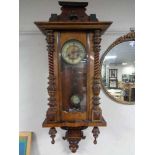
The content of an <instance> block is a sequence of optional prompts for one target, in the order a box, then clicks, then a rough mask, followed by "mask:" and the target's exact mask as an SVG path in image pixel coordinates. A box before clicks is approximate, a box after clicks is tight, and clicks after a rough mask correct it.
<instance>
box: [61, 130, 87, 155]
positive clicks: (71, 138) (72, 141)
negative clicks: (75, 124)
mask: <svg viewBox="0 0 155 155" xmlns="http://www.w3.org/2000/svg"><path fill="white" fill-rule="evenodd" d="M85 138H86V137H85V136H84V135H83V131H81V129H77V128H75V129H68V130H67V131H66V135H65V136H64V137H63V139H64V140H67V141H68V142H69V149H70V150H71V151H72V153H75V152H76V150H77V149H78V148H79V146H78V143H79V142H80V140H81V139H85Z"/></svg>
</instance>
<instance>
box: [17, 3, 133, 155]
mask: <svg viewBox="0 0 155 155" xmlns="http://www.w3.org/2000/svg"><path fill="white" fill-rule="evenodd" d="M20 2H21V3H20V38H19V41H20V43H19V45H20V46H19V51H20V52H19V77H20V79H19V99H20V100H19V130H20V131H32V132H33V133H34V134H33V140H32V149H31V153H32V155H48V154H52V153H54V154H55V155H68V154H72V153H71V152H70V150H69V148H68V142H67V141H63V140H62V136H63V135H64V134H65V131H63V130H61V129H58V133H57V136H56V139H55V140H56V143H55V144H54V145H51V143H50V141H51V138H50V136H49V135H48V131H49V129H45V128H42V127H41V124H42V122H43V120H44V118H45V114H46V110H47V108H48V106H47V98H48V96H47V89H46V88H47V82H48V81H47V77H48V61H47V51H46V42H45V37H44V36H43V35H42V34H41V33H40V32H39V31H38V29H37V28H36V27H35V25H34V24H33V22H34V21H36V20H48V18H49V16H50V14H51V12H55V13H60V7H59V5H58V3H57V1H47V0H45V1H44V2H43V1H41V0H37V3H35V2H36V1H35V0H31V1H25V0H24V1H23V0H21V1H20ZM125 10H126V11H125ZM87 12H88V14H89V13H96V15H97V17H98V18H99V19H100V20H110V21H113V24H112V26H111V27H110V28H109V30H108V31H107V33H106V34H105V35H104V36H103V37H102V43H101V46H102V47H101V54H102V53H103V52H104V51H105V50H106V48H107V47H108V46H109V45H110V44H111V43H112V42H113V41H114V40H115V39H116V38H118V37H120V36H121V35H124V34H126V33H128V32H129V30H130V27H133V26H134V0H130V1H129V0H128V1H127V0H126V1H122V0H119V1H118V2H117V3H116V2H115V1H114V0H110V1H101V0H99V1H91V0H90V1H89V5H88V9H87ZM100 97H101V100H100V102H101V108H102V111H103V116H104V117H105V119H106V121H107V123H108V126H107V127H106V128H100V131H101V134H100V135H99V138H98V144H97V145H94V144H93V136H92V133H91V130H92V128H89V129H86V130H85V131H84V134H85V135H86V137H87V138H86V139H85V140H82V141H80V143H79V149H78V151H77V153H76V154H77V155H78V154H79V155H88V154H89V155H94V154H96V155H99V154H101V152H102V154H105V155H113V154H115V155H134V105H130V106H129V105H122V104H118V103H115V102H113V101H111V100H110V99H109V98H108V97H107V96H105V94H104V93H103V92H102V91H101V93H100Z"/></svg>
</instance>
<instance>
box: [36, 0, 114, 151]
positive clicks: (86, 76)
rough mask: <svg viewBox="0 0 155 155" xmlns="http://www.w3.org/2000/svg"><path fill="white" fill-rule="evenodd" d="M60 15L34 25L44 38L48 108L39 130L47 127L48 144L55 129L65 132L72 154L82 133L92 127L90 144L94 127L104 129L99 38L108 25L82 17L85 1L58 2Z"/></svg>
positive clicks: (53, 135) (97, 130)
mask: <svg viewBox="0 0 155 155" xmlns="http://www.w3.org/2000/svg"><path fill="white" fill-rule="evenodd" d="M59 5H60V6H61V10H62V12H61V14H60V15H57V14H52V15H51V17H50V19H49V21H47V22H35V24H36V25H37V27H38V28H39V29H40V30H41V32H42V33H43V34H44V35H45V36H46V40H47V44H48V45H47V50H48V62H49V77H48V79H49V82H48V84H49V86H48V88H47V89H48V94H49V99H48V101H49V102H48V105H49V108H48V110H47V113H46V118H45V120H44V122H43V127H49V128H50V131H49V134H50V136H51V138H52V144H54V143H55V141H54V138H55V136H56V133H57V131H56V129H55V127H61V128H62V129H65V130H66V135H65V136H64V137H63V139H64V140H67V141H68V142H69V148H70V150H71V151H72V152H76V150H77V149H78V143H79V141H80V140H81V139H84V138H85V136H84V135H83V132H82V130H83V129H86V128H87V127H89V126H93V127H94V128H93V131H92V132H93V136H94V138H95V140H94V144H96V143H97V141H96V138H97V137H98V134H99V129H98V126H106V121H105V120H104V118H103V117H102V110H101V108H100V107H99V104H100V102H99V99H100V98H99V93H100V63H99V52H100V42H101V35H102V34H103V33H104V32H105V31H106V29H107V28H108V27H109V26H110V25H111V23H112V22H99V21H98V19H97V18H96V15H94V14H93V15H90V16H88V15H87V14H86V12H85V11H86V8H85V7H86V6H87V5H88V3H87V2H59Z"/></svg>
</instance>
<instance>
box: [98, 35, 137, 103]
mask: <svg viewBox="0 0 155 155" xmlns="http://www.w3.org/2000/svg"><path fill="white" fill-rule="evenodd" d="M100 63H101V84H102V88H103V90H104V92H105V94H106V95H107V96H108V97H110V98H111V99H112V100H114V101H116V102H118V103H122V104H129V105H130V104H134V103H135V33H134V32H130V33H128V34H127V35H124V36H122V37H120V38H118V39H117V40H116V41H114V42H113V43H112V44H111V45H110V46H109V47H108V49H107V50H106V51H105V52H104V54H103V55H102V57H101V62H100Z"/></svg>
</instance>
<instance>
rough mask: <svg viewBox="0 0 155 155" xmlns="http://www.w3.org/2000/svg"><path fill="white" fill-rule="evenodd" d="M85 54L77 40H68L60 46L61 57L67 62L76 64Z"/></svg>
mask: <svg viewBox="0 0 155 155" xmlns="http://www.w3.org/2000/svg"><path fill="white" fill-rule="evenodd" d="M85 55H86V51H85V48H84V46H83V45H82V44H81V43H80V42H79V41H77V40H69V41H67V42H66V43H65V44H64V45H63V47H62V58H63V60H64V61H65V62H66V63H68V64H78V63H79V62H80V61H81V60H83V59H84V57H85Z"/></svg>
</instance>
